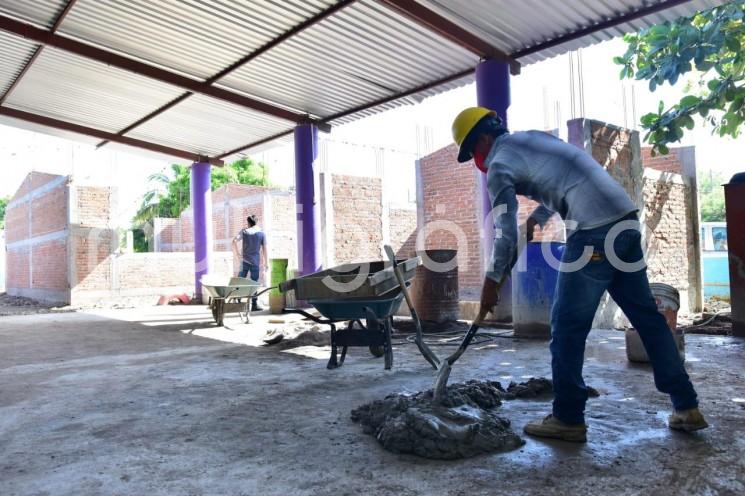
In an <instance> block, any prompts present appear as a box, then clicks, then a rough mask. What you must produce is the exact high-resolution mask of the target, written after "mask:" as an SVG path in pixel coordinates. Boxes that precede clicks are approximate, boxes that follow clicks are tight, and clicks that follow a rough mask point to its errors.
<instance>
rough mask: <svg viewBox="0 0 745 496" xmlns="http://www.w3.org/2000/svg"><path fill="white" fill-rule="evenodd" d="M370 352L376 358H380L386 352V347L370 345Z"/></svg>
mask: <svg viewBox="0 0 745 496" xmlns="http://www.w3.org/2000/svg"><path fill="white" fill-rule="evenodd" d="M370 354H371V355H372V356H374V357H375V358H380V357H382V356H383V355H384V354H385V347H384V346H383V345H377V346H376V345H370Z"/></svg>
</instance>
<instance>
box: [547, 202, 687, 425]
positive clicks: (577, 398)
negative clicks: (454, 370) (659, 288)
mask: <svg viewBox="0 0 745 496" xmlns="http://www.w3.org/2000/svg"><path fill="white" fill-rule="evenodd" d="M633 219H634V220H635V219H636V217H635V216H634V217H633ZM615 224H616V223H615V222H614V223H611V224H609V225H606V226H601V227H598V228H596V229H588V230H585V231H576V232H575V233H573V234H572V235H571V236H570V237H569V239H568V240H567V243H566V248H565V250H564V254H563V255H562V260H561V261H562V265H563V264H565V263H569V262H573V261H575V260H578V259H580V257H581V255H582V253H583V251H584V250H585V246H588V247H591V248H592V251H593V255H592V257H591V259H590V261H589V262H587V264H586V265H585V266H584V267H583V268H581V269H579V270H577V271H575V272H563V271H562V272H560V273H559V279H558V281H557V283H556V298H555V300H554V305H553V308H552V309H551V368H552V372H553V382H554V392H555V398H554V403H553V414H554V416H555V417H556V418H558V419H559V420H561V421H562V422H566V423H569V424H581V423H584V420H585V419H584V411H585V403H586V402H587V387H586V386H585V382H584V380H583V379H582V362H583V360H584V353H585V340H586V339H587V335H588V334H589V332H590V328H591V326H592V320H593V317H594V315H595V311H596V310H597V308H598V304H599V303H600V298H601V297H602V296H603V293H604V292H605V291H606V290H607V291H608V293H610V296H611V297H612V298H613V300H614V301H615V302H616V303H617V304H618V306H619V307H621V310H623V312H624V313H625V314H626V316H627V317H628V319H629V321H631V324H632V325H633V326H634V328H635V329H636V330H637V331H638V332H639V337H640V338H641V340H642V343H644V348H645V349H646V351H647V355H649V359H650V362H651V363H652V369H653V371H654V382H655V385H656V386H657V389H658V390H660V391H661V392H663V393H667V394H669V395H670V398H671V399H672V403H673V407H674V408H675V409H676V410H685V409H688V408H695V407H697V406H698V401H697V399H696V391H695V390H694V389H693V385H692V384H691V381H690V379H689V378H688V374H687V373H686V371H685V368H684V366H683V361H682V360H681V358H680V355H679V354H678V350H677V347H676V346H675V341H674V340H673V336H672V333H671V332H670V329H669V327H668V326H667V322H666V321H665V318H664V317H663V316H662V315H661V314H660V313H659V312H658V311H657V304H656V302H655V300H654V297H653V296H652V292H651V290H650V289H649V281H648V280H647V269H646V266H644V267H643V268H641V269H639V270H636V271H633V272H625V271H622V270H619V269H618V268H616V267H614V266H613V265H611V261H610V260H608V257H607V256H606V251H605V239H606V237H607V235H608V231H609V230H610V229H611V228H612V227H613V225H615ZM613 246H614V248H615V254H616V256H617V257H618V258H619V259H620V260H621V261H623V262H626V263H634V262H637V261H639V260H641V259H642V247H641V233H640V232H639V231H638V230H637V229H632V230H625V231H623V232H621V233H620V234H619V235H618V236H617V237H616V239H615V242H614V245H613ZM616 265H618V264H616Z"/></svg>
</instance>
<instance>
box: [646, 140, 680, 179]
mask: <svg viewBox="0 0 745 496" xmlns="http://www.w3.org/2000/svg"><path fill="white" fill-rule="evenodd" d="M679 151H680V148H671V149H670V153H668V154H667V155H660V154H657V155H656V156H654V157H653V156H652V147H650V146H645V147H642V163H643V164H644V167H648V168H650V169H655V170H658V171H661V172H673V173H675V174H683V164H682V163H681V161H680V158H679V155H678V153H679Z"/></svg>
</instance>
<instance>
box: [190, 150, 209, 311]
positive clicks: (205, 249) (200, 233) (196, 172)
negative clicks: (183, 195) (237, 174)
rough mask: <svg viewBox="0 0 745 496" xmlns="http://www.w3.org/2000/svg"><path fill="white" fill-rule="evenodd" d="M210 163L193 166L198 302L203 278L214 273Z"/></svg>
mask: <svg viewBox="0 0 745 496" xmlns="http://www.w3.org/2000/svg"><path fill="white" fill-rule="evenodd" d="M211 176H212V171H211V166H210V164H209V162H194V163H193V164H192V166H191V212H192V226H193V229H194V287H195V295H196V299H197V301H201V300H202V281H201V279H202V276H204V275H206V274H209V273H210V272H211V271H212V249H213V234H212V231H213V226H212V187H211V186H212V185H211V182H212V181H211Z"/></svg>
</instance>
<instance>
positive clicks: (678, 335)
mask: <svg viewBox="0 0 745 496" xmlns="http://www.w3.org/2000/svg"><path fill="white" fill-rule="evenodd" d="M649 289H651V290H652V295H653V296H654V299H655V301H656V302H657V311H659V312H660V313H661V314H662V315H663V316H664V317H665V321H667V325H668V327H669V328H670V332H672V333H673V339H674V340H675V345H676V346H677V347H678V353H679V354H680V358H681V359H683V360H685V338H684V336H683V333H682V332H681V331H679V330H678V310H679V309H680V293H678V290H677V289H675V288H674V287H672V286H670V285H668V284H662V283H658V282H656V283H651V284H650V285H649ZM626 357H627V358H628V359H629V361H631V362H649V356H647V351H646V350H645V349H644V344H643V343H642V340H641V338H640V337H639V333H638V332H637V331H636V329H627V330H626Z"/></svg>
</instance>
